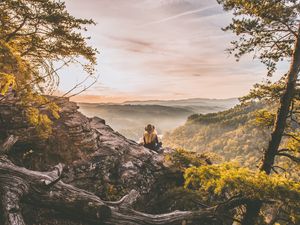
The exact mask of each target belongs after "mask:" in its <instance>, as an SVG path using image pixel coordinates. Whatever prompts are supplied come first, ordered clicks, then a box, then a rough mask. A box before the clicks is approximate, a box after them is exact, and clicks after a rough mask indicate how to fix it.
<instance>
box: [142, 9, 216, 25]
mask: <svg viewBox="0 0 300 225" xmlns="http://www.w3.org/2000/svg"><path fill="white" fill-rule="evenodd" d="M216 6H217V5H211V6H207V7H204V8H198V9H195V10H189V11H185V12H182V13H179V14H176V15H173V16H169V17H166V18H164V19H161V20H156V21H152V22H149V23H146V24H143V25H141V27H143V28H144V27H147V26H150V25H154V24H159V23H164V22H167V21H170V20H174V19H178V18H180V17H183V16H188V15H192V14H196V13H199V12H203V11H206V10H209V9H213V8H216Z"/></svg>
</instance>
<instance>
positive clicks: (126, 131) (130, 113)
mask: <svg viewBox="0 0 300 225" xmlns="http://www.w3.org/2000/svg"><path fill="white" fill-rule="evenodd" d="M237 103H238V99H236V98H231V99H204V98H193V99H182V100H150V101H126V102H123V103H120V104H115V103H78V105H79V106H80V109H79V110H80V111H81V112H82V113H83V114H85V115H86V116H89V117H93V116H99V117H101V118H104V119H105V120H106V121H107V123H108V124H109V125H111V126H112V127H113V128H114V129H115V130H117V131H119V132H120V133H121V134H123V135H125V136H126V137H127V138H130V139H133V140H136V141H138V140H139V138H140V137H141V136H142V134H143V131H144V127H145V125H146V124H148V123H151V124H154V125H155V126H156V127H157V129H158V132H159V133H160V134H164V133H165V132H166V131H170V130H172V129H174V128H176V127H178V126H180V125H183V124H184V123H185V121H186V120H187V118H188V117H189V116H190V115H192V114H195V113H202V114H205V113H214V112H219V111H223V110H226V109H229V108H232V107H233V106H234V105H236V104H237Z"/></svg>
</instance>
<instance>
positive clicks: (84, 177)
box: [0, 97, 166, 200]
mask: <svg viewBox="0 0 300 225" xmlns="http://www.w3.org/2000/svg"><path fill="white" fill-rule="evenodd" d="M51 99H52V100H53V101H55V102H56V103H57V104H58V105H59V106H60V108H61V112H60V118H59V119H58V120H54V124H53V132H52V134H51V135H50V136H49V137H48V138H47V139H41V138H40V137H39V136H38V135H37V134H36V132H35V128H34V127H32V126H30V124H29V123H28V122H27V121H26V116H25V113H24V111H23V110H22V108H21V107H20V106H19V105H18V104H17V102H16V101H15V100H14V99H10V100H8V101H5V102H1V103H0V134H1V135H0V138H1V137H2V138H4V137H6V136H8V135H11V134H13V135H15V136H18V137H19V139H18V142H17V143H16V145H15V147H14V149H13V150H12V153H11V155H10V157H11V159H12V160H13V161H14V162H15V163H16V164H18V165H21V166H25V167H27V168H30V169H34V170H40V171H41V170H42V171H44V170H48V169H50V168H51V167H52V166H53V165H56V164H57V163H65V164H67V168H68V169H67V172H66V173H65V174H66V175H65V178H64V181H65V182H67V183H70V184H73V185H75V186H77V187H79V188H83V189H85V190H88V191H91V192H93V193H95V194H97V195H98V196H100V197H101V198H103V199H109V200H114V199H118V198H120V197H121V196H123V195H125V194H127V193H128V192H129V191H130V190H132V189H137V190H138V191H139V192H140V193H141V194H146V193H149V192H150V190H151V188H152V187H153V185H154V184H155V182H156V181H157V180H158V179H159V178H160V177H161V176H162V175H163V174H164V173H165V172H166V170H165V167H164V166H163V161H164V155H163V154H157V153H156V152H153V151H151V150H149V149H146V148H144V147H143V146H140V145H138V144H137V143H136V142H134V141H131V140H128V139H126V138H125V137H123V136H122V135H120V134H119V133H118V132H115V131H114V130H113V129H112V128H111V127H109V126H108V125H106V124H105V121H104V120H103V119H100V118H97V117H94V118H87V117H86V116H84V115H83V114H81V113H80V112H78V111H77V110H78V107H77V105H76V104H75V103H73V102H70V101H69V100H68V99H67V98H53V97H51Z"/></svg>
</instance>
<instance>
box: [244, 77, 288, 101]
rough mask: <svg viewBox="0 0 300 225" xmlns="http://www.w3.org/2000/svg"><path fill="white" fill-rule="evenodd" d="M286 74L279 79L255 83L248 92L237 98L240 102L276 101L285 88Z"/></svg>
mask: <svg viewBox="0 0 300 225" xmlns="http://www.w3.org/2000/svg"><path fill="white" fill-rule="evenodd" d="M285 79H286V76H283V77H282V78H281V79H280V80H279V81H276V82H273V83H272V82H271V81H267V82H266V83H263V84H255V85H254V87H253V88H252V89H251V90H250V93H249V94H247V95H246V96H244V97H241V98H240V99H239V100H240V101H241V102H242V103H246V102H249V101H250V102H251V101H253V100H258V101H262V100H264V101H267V102H269V103H274V102H278V101H279V99H280V97H281V95H282V93H283V91H284V88H285Z"/></svg>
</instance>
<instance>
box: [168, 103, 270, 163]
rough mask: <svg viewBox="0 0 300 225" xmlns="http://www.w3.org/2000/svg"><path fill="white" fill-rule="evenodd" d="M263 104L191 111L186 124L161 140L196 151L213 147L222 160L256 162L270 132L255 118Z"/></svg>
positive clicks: (213, 150)
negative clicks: (211, 110) (199, 112)
mask: <svg viewBox="0 0 300 225" xmlns="http://www.w3.org/2000/svg"><path fill="white" fill-rule="evenodd" d="M263 108H264V104H261V103H251V104H248V105H238V106H236V107H234V108H232V109H229V110H226V111H223V112H219V113H209V114H205V115H203V114H195V115H192V116H190V117H189V118H188V120H187V122H186V124H185V125H183V126H181V127H179V128H177V129H175V130H174V131H173V132H171V133H167V134H166V135H165V136H164V144H165V145H168V146H172V147H176V148H178V147H181V148H184V149H187V150H190V151H196V152H209V151H212V152H214V153H217V154H219V155H220V156H221V157H223V158H224V160H233V159H236V160H238V161H239V162H241V163H243V164H244V165H246V166H255V165H256V164H257V160H258V157H260V156H261V152H262V149H263V148H265V147H266V145H267V140H268V137H269V135H270V131H269V130H268V128H266V127H265V128H264V127H262V126H259V123H258V121H257V116H258V114H259V112H260V110H262V109H263Z"/></svg>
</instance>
